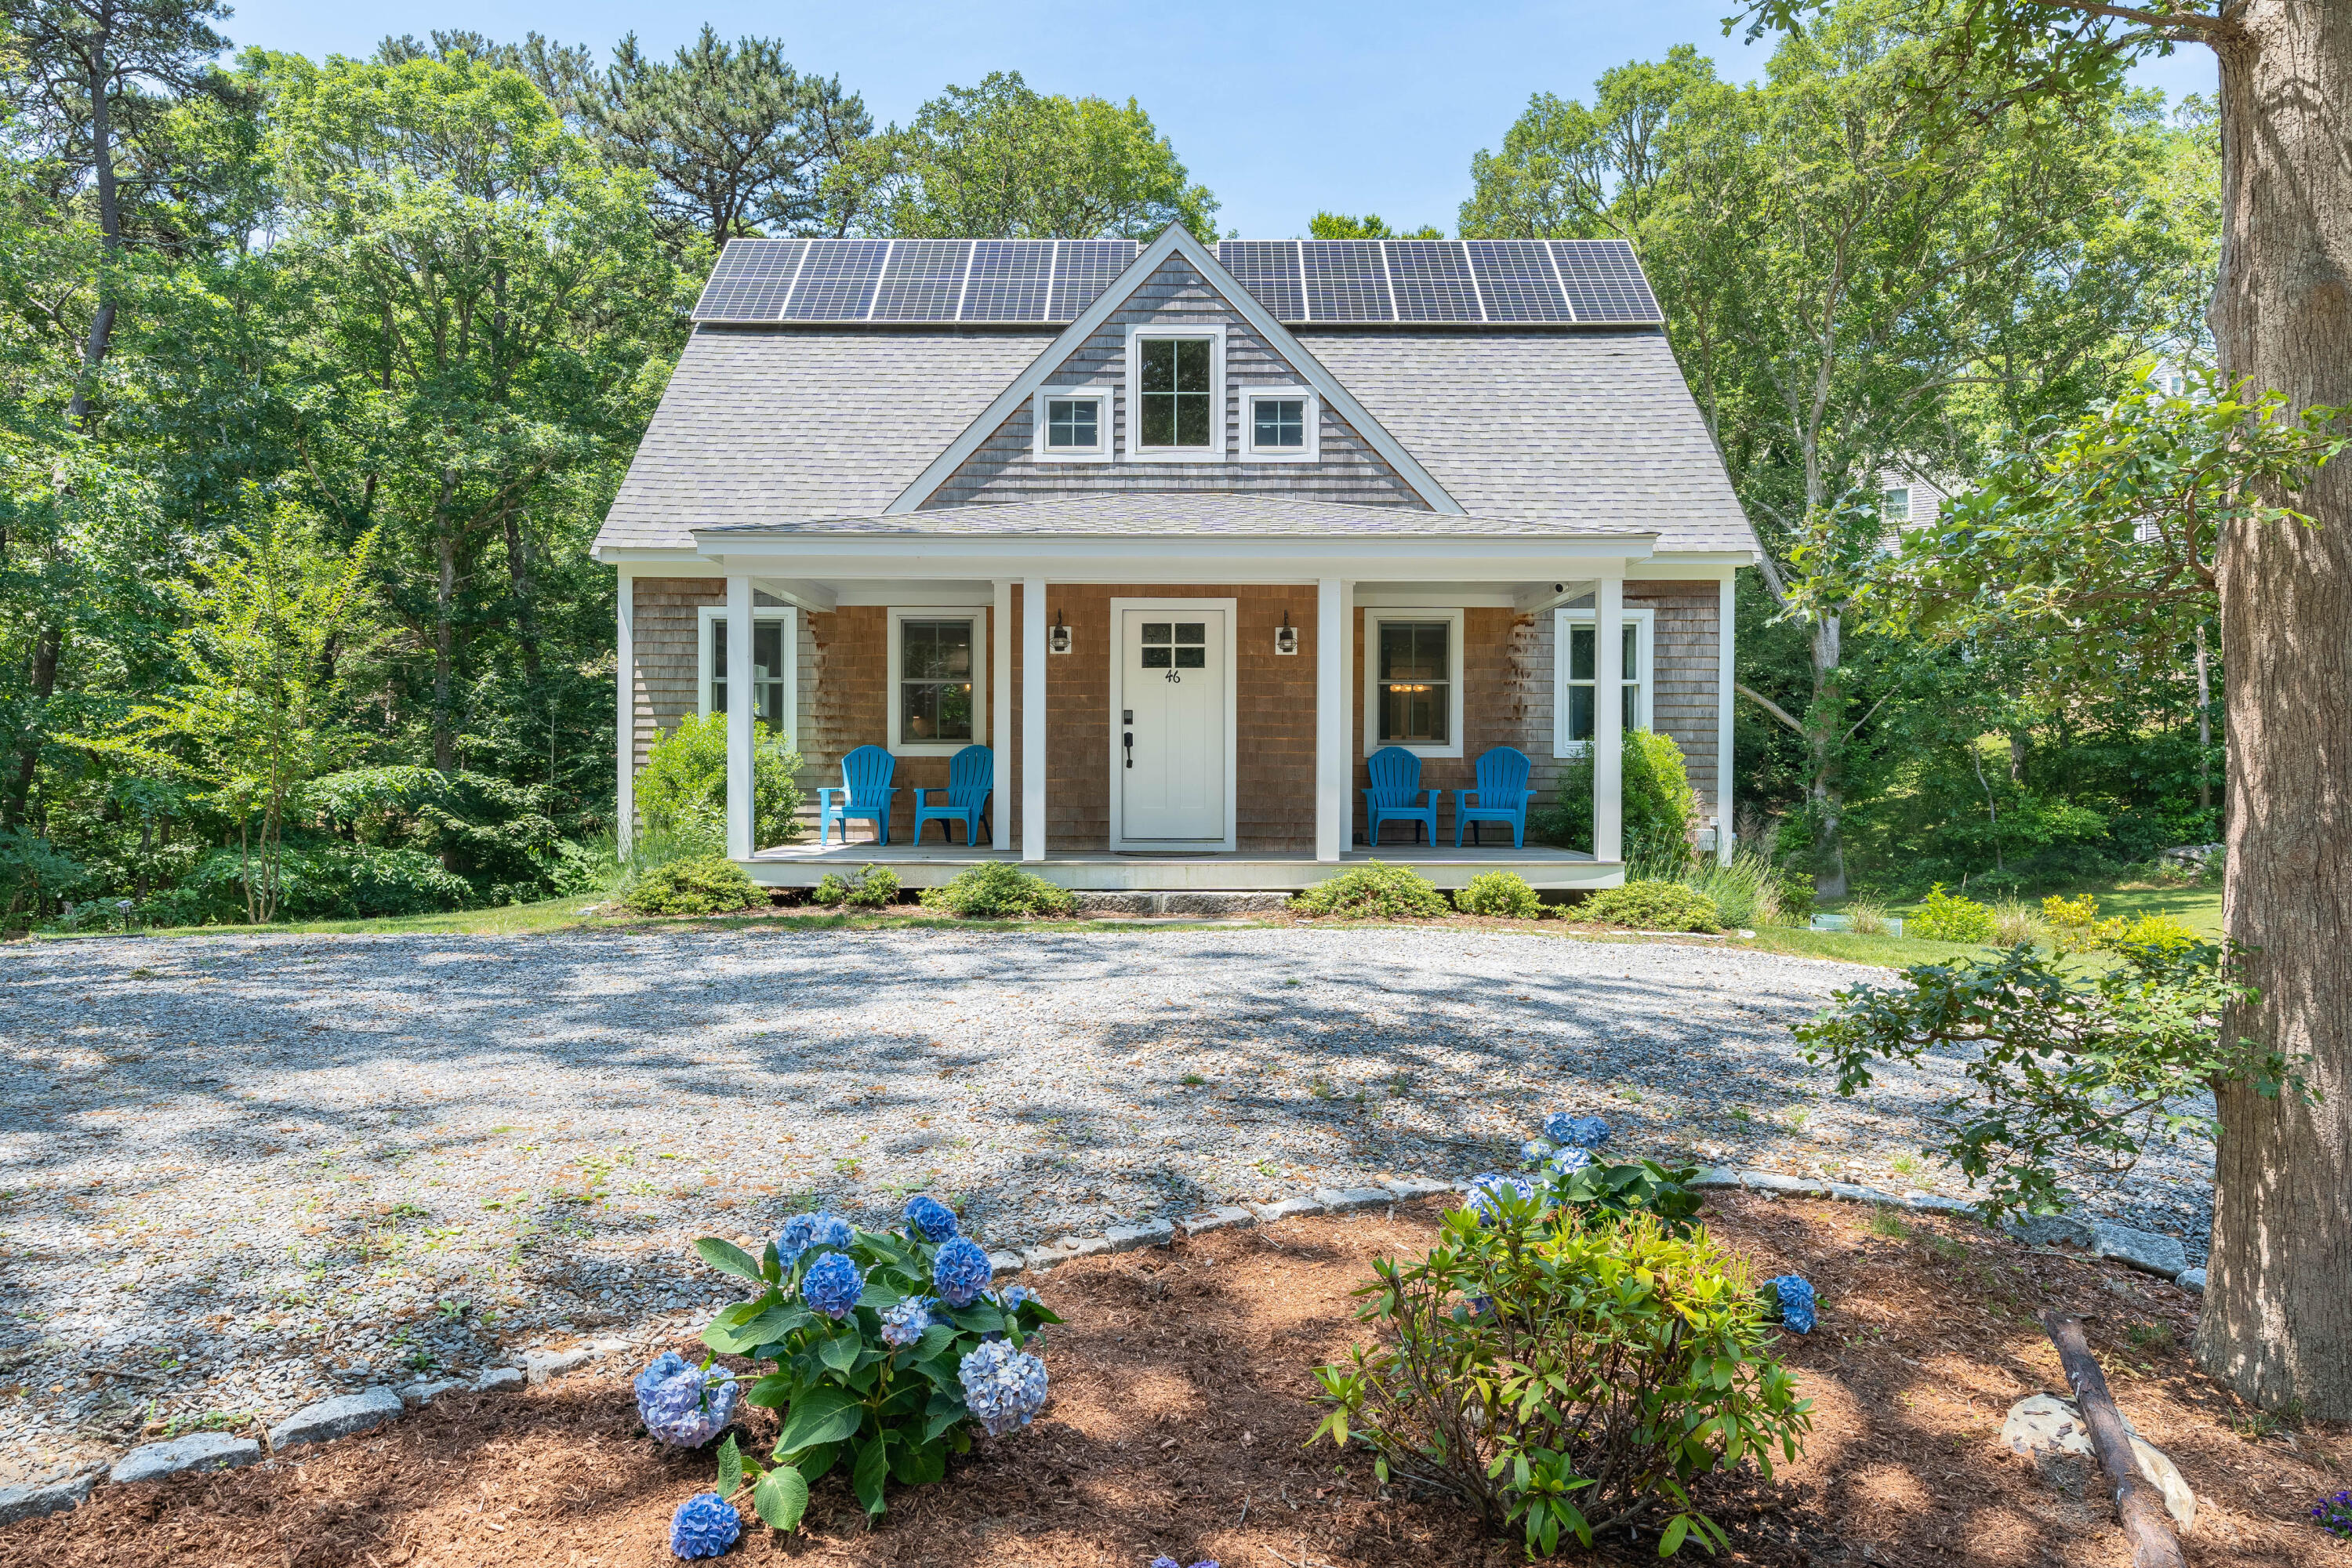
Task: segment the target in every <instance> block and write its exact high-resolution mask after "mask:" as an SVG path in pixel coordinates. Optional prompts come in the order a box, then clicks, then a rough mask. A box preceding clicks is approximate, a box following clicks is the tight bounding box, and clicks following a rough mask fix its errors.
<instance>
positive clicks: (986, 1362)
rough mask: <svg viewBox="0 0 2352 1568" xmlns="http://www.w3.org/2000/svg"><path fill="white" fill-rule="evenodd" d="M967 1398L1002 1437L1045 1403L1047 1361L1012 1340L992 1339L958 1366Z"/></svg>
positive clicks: (987, 1425)
mask: <svg viewBox="0 0 2352 1568" xmlns="http://www.w3.org/2000/svg"><path fill="white" fill-rule="evenodd" d="M957 1373H958V1376H959V1377H960V1378H961V1381H962V1383H963V1402H964V1404H965V1405H966V1406H968V1407H969V1408H970V1409H971V1413H972V1415H973V1416H974V1418H976V1419H977V1420H978V1421H979V1422H980V1424H981V1426H983V1427H985V1428H987V1430H988V1435H989V1436H992V1437H1001V1436H1003V1435H1004V1434H1005V1433H1007V1432H1010V1431H1012V1430H1013V1428H1014V1427H1015V1426H1027V1425H1029V1418H1030V1417H1031V1416H1033V1415H1036V1414H1037V1412H1039V1411H1040V1410H1043V1409H1044V1408H1045V1391H1046V1381H1045V1363H1044V1362H1042V1361H1039V1360H1038V1359H1037V1358H1036V1357H1035V1356H1034V1355H1031V1354H1029V1353H1028V1352H1025V1351H1016V1350H1014V1349H1013V1342H1012V1341H1010V1340H990V1341H987V1342H984V1343H982V1345H981V1346H980V1348H979V1349H977V1350H975V1351H973V1352H971V1354H970V1355H967V1356H965V1357H964V1358H963V1361H962V1363H961V1365H960V1366H959V1367H958V1369H957Z"/></svg>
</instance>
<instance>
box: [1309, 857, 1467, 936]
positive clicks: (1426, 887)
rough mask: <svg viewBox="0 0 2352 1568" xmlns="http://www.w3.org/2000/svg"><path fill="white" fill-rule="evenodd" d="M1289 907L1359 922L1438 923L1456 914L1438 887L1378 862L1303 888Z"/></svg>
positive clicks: (1409, 870)
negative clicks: (1433, 921)
mask: <svg viewBox="0 0 2352 1568" xmlns="http://www.w3.org/2000/svg"><path fill="white" fill-rule="evenodd" d="M1290 907H1291V908H1292V909H1294V910H1297V911H1298V912H1299V913H1301V914H1305V915H1344V916H1348V917H1349V918H1351V919H1356V920H1381V921H1398V920H1436V919H1438V918H1440V917H1441V916H1444V915H1448V914H1451V913H1453V912H1454V911H1453V908H1452V906H1451V905H1449V904H1447V903H1446V901H1445V895H1444V893H1441V892H1439V891H1438V890H1437V884H1435V883H1434V882H1432V881H1431V880H1430V879H1428V878H1426V877H1424V876H1423V875H1422V874H1421V873H1420V872H1418V871H1415V870H1413V869H1412V868H1409V867H1404V866H1391V865H1387V864H1384V863H1383V862H1381V861H1379V860H1373V861H1370V862H1367V863H1366V864H1364V865H1361V866H1358V867H1354V868H1351V869H1349V870H1346V871H1342V872H1340V873H1339V875H1338V876H1336V877H1334V878H1332V879H1330V880H1328V881H1325V882H1318V883H1316V884H1315V885H1314V886H1313V887H1311V888H1307V889H1303V890H1302V891H1301V892H1300V893H1299V894H1298V895H1297V897H1296V898H1293V899H1292V900H1290Z"/></svg>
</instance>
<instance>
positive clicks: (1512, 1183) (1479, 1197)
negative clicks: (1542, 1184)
mask: <svg viewBox="0 0 2352 1568" xmlns="http://www.w3.org/2000/svg"><path fill="white" fill-rule="evenodd" d="M1535 1195H1536V1184H1534V1183H1533V1182H1530V1181H1528V1179H1527V1178H1526V1177H1525V1176H1514V1175H1509V1174H1507V1173H1504V1172H1501V1171H1481V1172H1479V1173H1478V1174H1476V1175H1475V1176H1473V1177H1471V1178H1470V1206H1471V1207H1472V1208H1474V1209H1476V1210H1477V1211H1478V1217H1479V1219H1480V1220H1482V1221H1485V1220H1491V1219H1493V1218H1494V1217H1495V1211H1496V1208H1497V1207H1499V1206H1500V1205H1499V1204H1498V1202H1497V1200H1498V1199H1499V1198H1504V1197H1517V1198H1518V1199H1519V1200H1520V1201H1521V1202H1532V1201H1533V1200H1534V1198H1535Z"/></svg>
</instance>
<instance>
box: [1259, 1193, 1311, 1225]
mask: <svg viewBox="0 0 2352 1568" xmlns="http://www.w3.org/2000/svg"><path fill="white" fill-rule="evenodd" d="M1249 1210H1250V1212H1251V1213H1252V1214H1254V1215H1257V1217H1258V1219H1259V1221H1260V1222H1261V1223H1262V1224H1265V1225H1272V1224H1274V1223H1275V1222H1276V1220H1284V1219H1295V1218H1297V1216H1298V1215H1309V1214H1321V1213H1322V1212H1323V1205H1322V1204H1321V1203H1320V1202H1319V1201H1318V1200H1317V1199H1315V1198H1311V1197H1296V1198H1283V1199H1281V1200H1279V1201H1278V1202H1276V1203H1270V1204H1252V1205H1249Z"/></svg>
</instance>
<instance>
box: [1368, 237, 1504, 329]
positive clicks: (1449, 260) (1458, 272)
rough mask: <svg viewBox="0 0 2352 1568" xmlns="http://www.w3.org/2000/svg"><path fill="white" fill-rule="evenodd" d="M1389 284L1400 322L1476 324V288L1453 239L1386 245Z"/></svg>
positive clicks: (1394, 241)
mask: <svg viewBox="0 0 2352 1568" xmlns="http://www.w3.org/2000/svg"><path fill="white" fill-rule="evenodd" d="M1388 251H1389V285H1390V287H1391V289H1393V290H1394V292H1395V294H1396V313H1397V320H1398V321H1483V320H1484V319H1485V318H1484V317H1483V316H1481V315H1480V314H1479V310H1478V288H1477V285H1476V284H1475V283H1474V282H1472V281H1471V279H1470V260H1469V258H1468V257H1466V256H1465V255H1464V254H1463V251H1462V242H1461V241H1459V240H1454V239H1392V240H1390V241H1389V242H1388Z"/></svg>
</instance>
